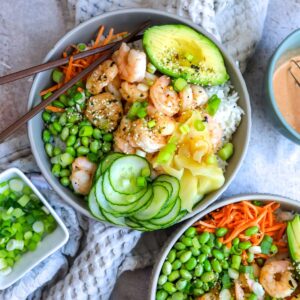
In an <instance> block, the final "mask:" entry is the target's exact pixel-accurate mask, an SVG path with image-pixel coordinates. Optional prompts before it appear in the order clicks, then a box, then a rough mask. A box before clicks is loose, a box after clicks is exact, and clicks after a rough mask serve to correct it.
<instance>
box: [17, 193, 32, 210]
mask: <svg viewBox="0 0 300 300" xmlns="http://www.w3.org/2000/svg"><path fill="white" fill-rule="evenodd" d="M29 201H30V198H29V196H27V195H23V196H22V197H21V198H20V199H19V200H18V203H19V204H20V205H21V206H22V207H24V206H26V205H27V203H28V202H29Z"/></svg>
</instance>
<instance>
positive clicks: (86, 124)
mask: <svg viewBox="0 0 300 300" xmlns="http://www.w3.org/2000/svg"><path fill="white" fill-rule="evenodd" d="M83 126H92V124H91V122H90V121H88V120H84V121H81V122H80V123H79V128H81V127H83Z"/></svg>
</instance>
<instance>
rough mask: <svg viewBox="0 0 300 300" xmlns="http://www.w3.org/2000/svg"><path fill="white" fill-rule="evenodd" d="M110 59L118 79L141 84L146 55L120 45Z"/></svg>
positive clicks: (125, 45)
mask: <svg viewBox="0 0 300 300" xmlns="http://www.w3.org/2000/svg"><path fill="white" fill-rule="evenodd" d="M112 59H113V60H114V61H115V62H116V64H117V66H118V69H119V75H120V78H121V79H123V80H126V81H128V82H131V83H132V82H141V81H142V80H143V79H144V77H145V73H146V64H147V59H146V54H145V53H144V52H142V51H139V50H135V49H130V48H129V47H128V45H127V44H125V43H122V45H121V47H120V49H119V50H117V51H116V52H115V53H114V54H113V57H112Z"/></svg>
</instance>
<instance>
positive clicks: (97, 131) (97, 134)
mask: <svg viewBox="0 0 300 300" xmlns="http://www.w3.org/2000/svg"><path fill="white" fill-rule="evenodd" d="M101 137H102V133H101V130H100V129H98V128H95V129H94V130H93V138H94V139H96V140H100V139H101Z"/></svg>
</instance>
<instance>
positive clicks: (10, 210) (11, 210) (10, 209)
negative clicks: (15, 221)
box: [6, 206, 14, 215]
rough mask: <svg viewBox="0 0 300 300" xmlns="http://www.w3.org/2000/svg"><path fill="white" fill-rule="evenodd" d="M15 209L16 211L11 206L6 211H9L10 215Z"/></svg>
mask: <svg viewBox="0 0 300 300" xmlns="http://www.w3.org/2000/svg"><path fill="white" fill-rule="evenodd" d="M13 211H14V208H13V207H12V206H11V207H10V208H9V209H8V210H7V211H6V213H7V214H8V215H10V214H11V213H12V212H13Z"/></svg>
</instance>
